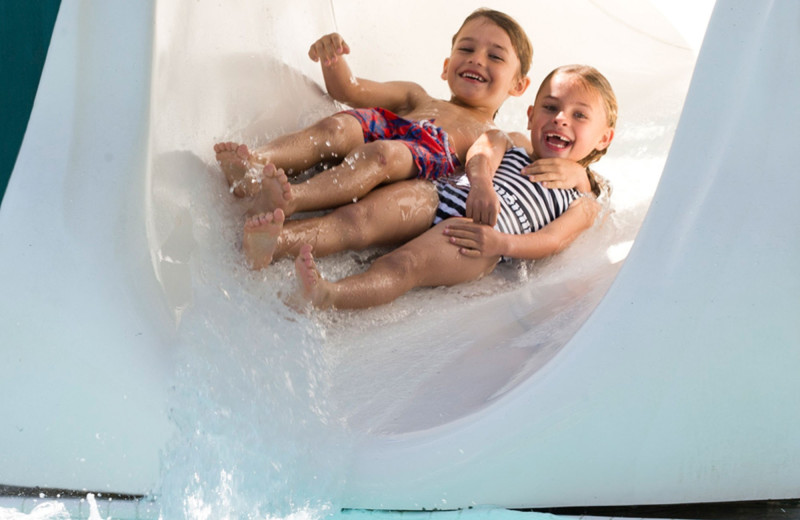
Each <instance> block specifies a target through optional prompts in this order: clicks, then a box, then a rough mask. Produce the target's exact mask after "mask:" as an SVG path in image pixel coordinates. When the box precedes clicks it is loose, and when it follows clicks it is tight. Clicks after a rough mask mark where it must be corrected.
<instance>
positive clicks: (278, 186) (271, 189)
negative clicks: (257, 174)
mask: <svg viewBox="0 0 800 520" xmlns="http://www.w3.org/2000/svg"><path fill="white" fill-rule="evenodd" d="M293 206H294V205H293V204H292V185H291V184H290V183H289V178H288V177H287V176H286V173H284V171H283V170H282V169H278V168H276V167H275V165H274V164H272V163H270V164H267V165H266V166H264V170H263V171H262V173H261V191H260V192H259V193H258V195H256V196H255V197H254V198H253V205H252V207H251V208H250V210H251V212H253V213H256V212H257V213H265V212H270V211H275V210H276V209H282V210H283V214H284V215H285V216H287V217H288V216H290V215H291V214H292V213H294V208H293Z"/></svg>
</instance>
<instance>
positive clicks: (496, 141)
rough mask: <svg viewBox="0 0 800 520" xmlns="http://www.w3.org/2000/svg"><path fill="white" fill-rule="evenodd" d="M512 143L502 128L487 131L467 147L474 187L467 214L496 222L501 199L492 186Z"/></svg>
mask: <svg viewBox="0 0 800 520" xmlns="http://www.w3.org/2000/svg"><path fill="white" fill-rule="evenodd" d="M511 145H512V142H511V140H510V139H509V137H508V136H507V135H506V134H505V133H503V132H502V131H501V130H489V131H488V132H485V133H483V134H482V135H481V136H480V137H478V139H477V140H476V141H475V142H474V143H473V144H472V146H470V148H469V150H467V163H466V166H465V168H464V169H465V171H466V174H467V177H468V178H469V184H470V190H469V194H468V195H467V211H466V214H465V215H466V217H467V218H471V219H472V220H473V222H476V223H479V224H487V225H489V226H494V225H495V224H497V215H498V214H499V213H500V200H499V199H498V198H497V193H496V192H495V191H494V186H492V179H493V178H494V173H495V171H497V168H498V167H499V166H500V162H501V161H502V160H503V154H505V153H506V150H508V149H509V148H510V147H511Z"/></svg>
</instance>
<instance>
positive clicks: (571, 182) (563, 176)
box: [522, 157, 592, 193]
mask: <svg viewBox="0 0 800 520" xmlns="http://www.w3.org/2000/svg"><path fill="white" fill-rule="evenodd" d="M522 173H523V175H527V176H528V178H529V179H530V180H531V181H532V182H540V183H541V184H542V186H544V187H545V188H551V189H565V190H567V189H570V188H575V189H576V190H578V191H580V192H581V193H591V192H592V185H591V183H590V182H589V174H588V172H587V171H586V168H585V167H584V166H581V165H580V164H578V163H576V162H575V161H572V160H570V159H561V158H557V157H552V158H549V159H537V160H536V161H534V162H533V164H530V165H528V166H526V167H525V169H524V170H523V171H522Z"/></svg>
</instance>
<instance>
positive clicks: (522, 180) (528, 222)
mask: <svg viewBox="0 0 800 520" xmlns="http://www.w3.org/2000/svg"><path fill="white" fill-rule="evenodd" d="M528 164H531V159H530V157H528V154H527V153H526V152H525V149H524V148H512V149H510V150H508V151H507V152H506V153H505V155H504V156H503V160H502V162H501V163H500V166H499V167H498V168H497V172H496V173H495V175H494V178H493V179H492V185H493V186H494V189H495V191H496V192H497V195H498V197H499V199H500V215H498V217H497V225H496V226H495V229H497V230H498V231H500V232H501V233H508V234H512V235H521V234H523V233H532V232H534V231H538V230H540V229H542V228H543V227H544V226H546V225H547V224H549V223H550V222H552V221H553V220H555V219H556V218H557V217H558V216H559V215H561V214H562V213H564V212H565V211H566V210H567V208H569V205H570V204H571V203H572V201H574V200H575V199H577V198H578V197H580V196H581V194H580V192H578V191H577V190H575V189H569V190H563V189H548V188H544V187H542V185H541V184H539V183H538V182H531V181H530V180H529V179H528V177H526V176H524V175H522V168H524V167H525V166H527V165H528ZM435 184H436V190H437V191H438V193H439V207H438V208H437V209H436V217H435V218H434V221H433V223H434V224H438V223H439V222H441V221H442V220H445V219H447V218H450V217H463V216H465V214H466V210H467V195H468V194H469V188H470V185H469V179H468V178H467V176H466V175H462V176H460V177H451V178H450V179H439V180H437V181H436V182H435Z"/></svg>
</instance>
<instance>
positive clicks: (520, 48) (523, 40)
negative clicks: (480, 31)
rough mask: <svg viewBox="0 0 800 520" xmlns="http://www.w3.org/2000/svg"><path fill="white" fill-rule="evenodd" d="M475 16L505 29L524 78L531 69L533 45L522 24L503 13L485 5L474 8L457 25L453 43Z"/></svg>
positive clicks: (521, 75) (520, 74) (520, 73)
mask: <svg viewBox="0 0 800 520" xmlns="http://www.w3.org/2000/svg"><path fill="white" fill-rule="evenodd" d="M476 18H486V19H487V20H489V21H490V22H492V23H494V24H495V25H497V26H498V27H500V28H501V29H503V31H505V33H506V34H507V35H508V37H509V39H510V40H511V46H512V47H513V48H514V52H516V53H517V58H519V68H520V71H519V77H521V78H524V77H525V76H527V75H528V72H529V71H530V69H531V61H532V60H533V46H532V45H531V41H530V40H529V39H528V35H527V34H526V33H525V30H524V29H523V28H522V26H521V25H520V24H519V23H517V21H516V20H514V19H513V18H511V17H510V16H508V15H507V14H505V13H501V12H500V11H495V10H494V9H488V8H486V7H482V8H480V9H476V10H475V11H473V12H472V14H470V15H469V16H467V17H466V18H465V19H464V23H462V24H461V27H459V28H458V31H456V33H455V34H454V35H453V45H455V44H456V38H458V33H460V32H461V29H463V28H464V26H465V25H467V23H468V22H470V21H472V20H475V19H476Z"/></svg>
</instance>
